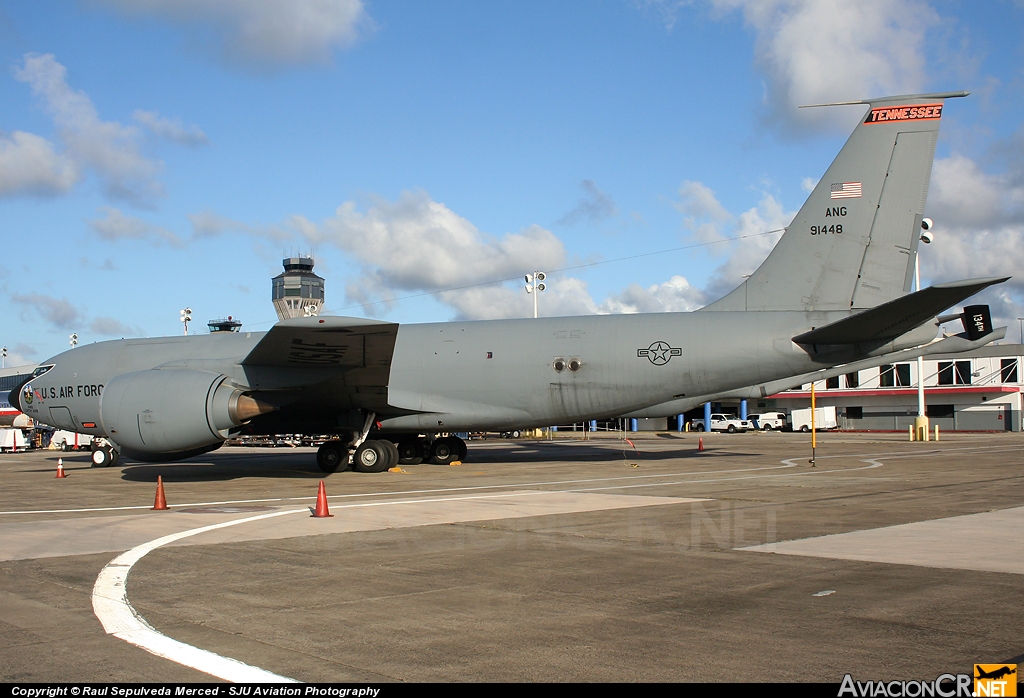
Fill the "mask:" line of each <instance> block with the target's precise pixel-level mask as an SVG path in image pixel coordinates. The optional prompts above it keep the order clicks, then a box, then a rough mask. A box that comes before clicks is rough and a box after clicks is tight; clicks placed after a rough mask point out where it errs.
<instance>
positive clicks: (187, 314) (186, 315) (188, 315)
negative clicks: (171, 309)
mask: <svg viewBox="0 0 1024 698" xmlns="http://www.w3.org/2000/svg"><path fill="white" fill-rule="evenodd" d="M191 321H192V308H185V309H184V310H182V311H181V323H182V324H183V325H184V326H185V334H188V323H190V322H191Z"/></svg>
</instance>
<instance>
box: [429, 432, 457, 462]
mask: <svg viewBox="0 0 1024 698" xmlns="http://www.w3.org/2000/svg"><path fill="white" fill-rule="evenodd" d="M458 457H459V446H458V444H457V443H455V441H454V439H451V438H449V437H447V436H443V437H441V438H440V439H434V443H432V444H430V462H431V463H433V464H434V465H448V464H449V463H451V462H452V461H453V460H457V459H458Z"/></svg>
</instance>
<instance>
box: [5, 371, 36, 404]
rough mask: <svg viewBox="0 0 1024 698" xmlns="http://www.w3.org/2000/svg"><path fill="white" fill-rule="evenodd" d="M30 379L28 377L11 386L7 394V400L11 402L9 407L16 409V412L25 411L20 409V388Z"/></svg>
mask: <svg viewBox="0 0 1024 698" xmlns="http://www.w3.org/2000/svg"><path fill="white" fill-rule="evenodd" d="M30 380H32V379H31V378H29V379H28V380H23V381H22V382H21V383H18V385H16V386H15V387H13V388H11V392H10V393H9V394H8V395H7V402H9V403H11V407H13V408H14V409H16V410H18V412H24V411H25V410H23V409H21V389H22V388H24V387H25V384H26V383H28V381H30Z"/></svg>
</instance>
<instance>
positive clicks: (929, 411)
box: [924, 405, 953, 419]
mask: <svg viewBox="0 0 1024 698" xmlns="http://www.w3.org/2000/svg"><path fill="white" fill-rule="evenodd" d="M924 413H925V414H926V415H928V417H931V418H933V419H934V418H937V417H942V418H946V419H951V418H952V417H953V406H952V405H928V407H927V408H925V412H924Z"/></svg>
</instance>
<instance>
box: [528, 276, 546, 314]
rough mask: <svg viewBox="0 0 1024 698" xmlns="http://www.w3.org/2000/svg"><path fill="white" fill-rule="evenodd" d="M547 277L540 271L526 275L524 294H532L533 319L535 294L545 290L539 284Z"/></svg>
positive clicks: (535, 312)
mask: <svg viewBox="0 0 1024 698" xmlns="http://www.w3.org/2000/svg"><path fill="white" fill-rule="evenodd" d="M546 278H548V275H547V274H545V273H544V272H542V271H535V272H533V273H532V274H527V275H526V292H527V293H532V294H533V317H534V319H536V317H537V294H538V293H540V292H541V291H543V290H544V289H546V288H547V286H545V285H544V284H542V283H541V281H543V280H544V279H546Z"/></svg>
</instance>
